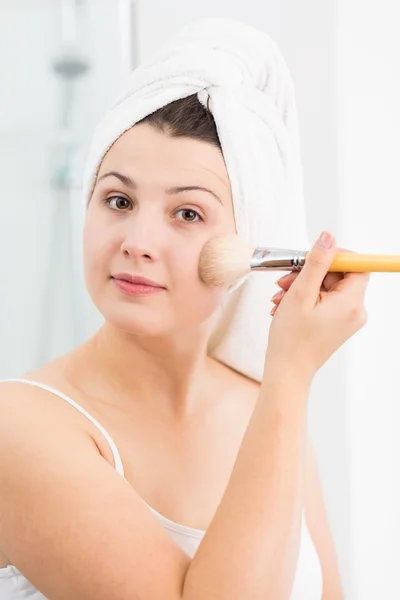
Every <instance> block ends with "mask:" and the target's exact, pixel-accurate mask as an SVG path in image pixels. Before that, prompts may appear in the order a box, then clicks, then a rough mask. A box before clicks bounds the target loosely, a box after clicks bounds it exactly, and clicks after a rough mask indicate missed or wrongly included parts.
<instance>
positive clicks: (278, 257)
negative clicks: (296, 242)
mask: <svg viewBox="0 0 400 600" xmlns="http://www.w3.org/2000/svg"><path fill="white" fill-rule="evenodd" d="M306 255H307V251H303V250H288V249H287V248H262V247H259V248H256V249H255V251H254V254H253V256H252V258H251V261H250V268H251V269H252V270H253V271H264V270H269V271H300V270H301V269H302V267H303V266H304V264H305V262H306Z"/></svg>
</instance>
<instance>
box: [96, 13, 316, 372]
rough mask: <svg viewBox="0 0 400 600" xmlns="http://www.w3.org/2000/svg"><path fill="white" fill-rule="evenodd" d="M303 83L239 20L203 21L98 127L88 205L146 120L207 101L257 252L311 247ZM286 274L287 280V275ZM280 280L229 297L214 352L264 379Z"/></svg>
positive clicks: (141, 73) (157, 60)
mask: <svg viewBox="0 0 400 600" xmlns="http://www.w3.org/2000/svg"><path fill="white" fill-rule="evenodd" d="M293 87H294V86H293V81H292V78H291V76H290V73H289V70H288V68H287V65H286V63H285V61H284V59H283V57H282V55H281V53H280V51H279V49H278V47H277V46H276V44H275V43H274V42H273V41H272V40H271V39H270V38H269V36H267V35H266V34H265V33H263V32H262V31H259V30H258V29H255V28H253V27H251V26H249V25H247V24H245V23H242V22H238V21H235V20H231V19H222V18H212V19H201V20H199V21H196V22H194V23H191V24H190V25H188V26H186V27H185V28H184V29H183V30H181V31H180V32H178V33H177V34H176V35H175V36H173V37H172V38H171V39H170V41H169V42H168V43H167V44H165V45H164V46H163V47H162V49H161V50H160V51H158V52H157V53H156V54H155V55H154V56H152V57H151V58H150V59H149V60H147V61H145V62H144V63H142V65H141V66H139V67H138V68H137V69H135V71H133V73H132V74H131V76H130V78H129V80H128V82H127V86H126V89H125V90H124V93H123V95H122V96H121V97H120V98H119V99H118V101H117V103H116V105H115V106H114V107H113V108H112V109H111V110H110V111H109V112H108V114H106V116H105V118H104V119H103V120H102V122H101V123H100V124H99V126H98V127H97V129H96V131H95V134H94V137H93V141H92V145H91V148H90V151H89V156H88V161H87V167H86V173H85V181H84V194H85V199H86V200H88V198H89V197H90V195H91V192H92V189H93V186H94V183H95V180H96V176H97V172H98V169H99V167H100V164H101V162H102V159H103V157H104V155H105V154H106V152H107V150H108V149H109V148H110V147H111V146H112V144H113V143H114V142H115V141H116V140H117V139H118V138H119V137H120V136H121V135H122V134H123V133H124V131H126V130H127V129H129V128H130V127H132V126H133V125H134V124H135V123H137V122H138V121H140V120H141V119H142V118H144V117H145V116H147V115H149V114H150V113H152V112H155V111H156V110H157V109H159V108H161V107H163V106H165V105H167V104H169V103H170V102H172V101H174V100H178V99H180V98H184V97H186V96H190V95H192V94H196V93H197V95H198V98H199V100H200V102H202V103H203V104H204V105H205V106H207V107H208V108H209V110H210V111H211V113H212V115H213V117H214V120H215V123H216V127H217V131H218V135H219V139H220V142H221V146H222V151H223V155H224V160H225V163H226V167H227V171H228V176H229V179H230V183H231V189H232V196H233V206H234V214H235V220H236V229H237V233H238V234H239V235H240V236H242V237H244V238H246V239H248V240H251V241H252V242H254V244H255V245H264V246H277V247H281V248H283V247H288V248H297V249H304V250H305V249H308V248H309V247H310V243H309V239H308V235H307V229H306V215H305V204H304V199H303V181H302V166H301V158H300V141H299V133H298V121H297V111H296V106H295V96H294V89H293ZM280 274H282V273H280ZM278 277H279V274H278V273H276V272H269V273H252V274H250V275H249V277H248V278H247V279H245V281H244V282H243V283H242V285H241V286H239V287H238V288H237V289H234V291H232V293H230V294H228V296H227V298H226V302H225V303H224V306H223V310H222V312H221V316H220V318H219V321H218V324H217V326H216V329H215V331H214V334H213V336H212V338H211V340H210V347H209V353H210V355H211V356H213V357H214V358H216V359H217V360H219V361H221V362H223V363H225V364H226V365H228V366H229V367H231V368H233V369H235V370H236V371H238V372H240V373H243V374H244V375H246V376H247V377H250V378H252V379H255V380H257V381H260V380H261V378H262V373H263V366H264V357H265V351H266V347H267V341H268V330H269V325H270V322H271V317H270V315H269V312H270V310H271V307H272V304H271V302H270V298H271V296H272V295H273V293H274V291H277V287H276V286H275V285H274V282H275V280H276V279H277V278H278Z"/></svg>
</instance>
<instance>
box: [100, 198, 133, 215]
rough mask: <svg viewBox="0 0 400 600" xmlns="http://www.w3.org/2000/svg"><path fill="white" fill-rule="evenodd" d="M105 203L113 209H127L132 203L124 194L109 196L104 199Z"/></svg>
mask: <svg viewBox="0 0 400 600" xmlns="http://www.w3.org/2000/svg"><path fill="white" fill-rule="evenodd" d="M104 202H105V204H107V206H109V207H110V208H112V209H113V210H118V211H122V210H127V209H128V208H131V207H132V203H131V201H130V200H128V198H125V196H110V197H109V198H106V199H105V200H104Z"/></svg>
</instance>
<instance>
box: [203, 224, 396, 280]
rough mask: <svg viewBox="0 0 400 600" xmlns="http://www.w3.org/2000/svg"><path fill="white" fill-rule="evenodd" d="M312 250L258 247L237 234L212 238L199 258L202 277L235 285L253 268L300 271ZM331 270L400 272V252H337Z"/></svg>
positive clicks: (254, 269) (257, 269)
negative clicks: (396, 253) (309, 251)
mask: <svg viewBox="0 0 400 600" xmlns="http://www.w3.org/2000/svg"><path fill="white" fill-rule="evenodd" d="M307 254H308V251H304V250H290V249H287V248H269V247H262V246H259V247H255V246H254V244H251V243H249V242H248V241H246V240H243V239H242V238H240V237H239V236H237V235H227V236H221V237H215V238H211V239H210V240H208V241H207V242H206V243H205V245H204V247H203V249H202V251H201V253H200V260H199V273H200V277H201V279H202V280H203V281H204V282H205V283H207V284H208V285H212V286H223V285H232V284H233V283H235V282H236V281H238V280H239V279H240V278H241V277H244V276H245V275H247V274H248V273H249V272H250V271H300V270H301V269H302V267H303V266H304V264H305V262H306V260H307ZM329 271H330V272H343V273H345V272H349V273H373V272H375V273H377V272H400V255H397V256H396V255H385V254H358V253H353V252H337V253H336V256H335V258H334V260H333V263H332V265H331V266H330V268H329Z"/></svg>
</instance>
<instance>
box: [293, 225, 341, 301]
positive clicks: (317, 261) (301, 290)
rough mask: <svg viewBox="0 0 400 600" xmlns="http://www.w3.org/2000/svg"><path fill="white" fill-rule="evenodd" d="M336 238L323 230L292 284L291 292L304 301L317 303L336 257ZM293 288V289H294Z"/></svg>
mask: <svg viewBox="0 0 400 600" xmlns="http://www.w3.org/2000/svg"><path fill="white" fill-rule="evenodd" d="M335 253H336V248H335V238H334V236H333V235H332V234H331V233H330V232H328V231H324V232H322V234H321V236H320V238H319V239H318V240H317V241H316V242H315V244H314V246H313V247H312V248H311V250H310V252H308V254H307V257H306V261H305V265H304V266H303V268H302V270H301V271H300V273H299V276H298V277H297V278H296V280H295V281H294V282H293V284H292V286H291V292H292V293H294V294H296V295H297V297H298V298H300V299H303V300H304V301H306V300H308V299H310V301H311V302H313V303H315V300H316V298H317V297H318V296H319V293H320V290H321V287H322V285H323V281H324V279H325V277H326V276H327V274H328V271H329V267H330V266H331V264H332V262H333V259H334V258H335ZM292 290H293V291H292Z"/></svg>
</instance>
